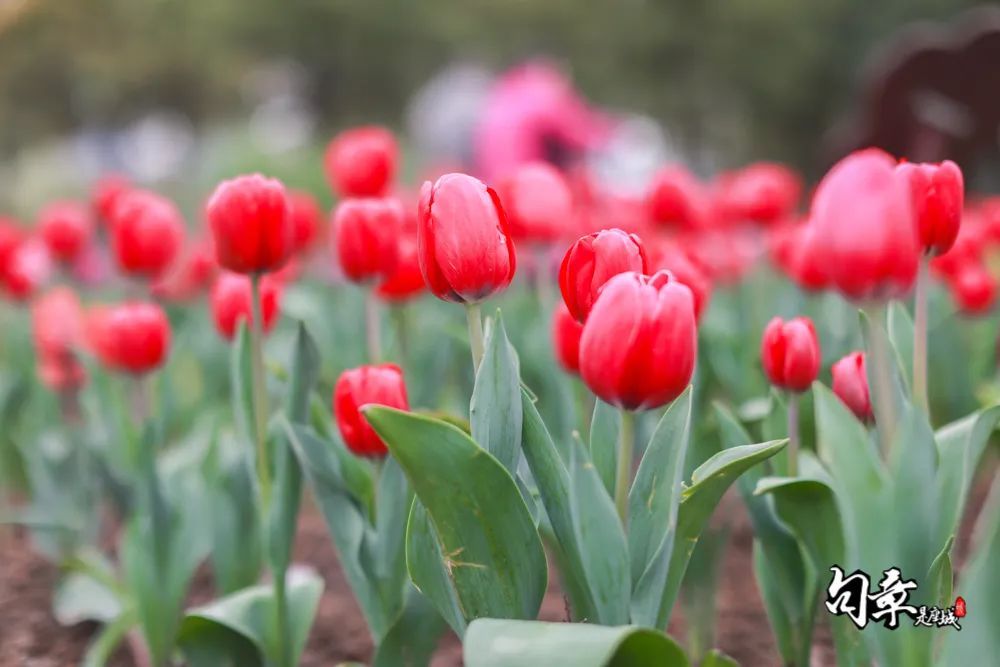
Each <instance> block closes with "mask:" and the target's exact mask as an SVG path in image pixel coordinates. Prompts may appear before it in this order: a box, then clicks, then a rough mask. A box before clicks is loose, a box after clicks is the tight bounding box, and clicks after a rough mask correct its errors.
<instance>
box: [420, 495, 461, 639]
mask: <svg viewBox="0 0 1000 667" xmlns="http://www.w3.org/2000/svg"><path fill="white" fill-rule="evenodd" d="M406 569H407V571H408V572H409V573H410V579H412V580H413V585H414V586H416V587H417V589H418V590H419V591H420V592H421V593H423V594H424V595H425V596H426V597H427V599H428V600H430V601H431V604H433V605H434V608H435V609H437V611H438V613H439V614H441V617H442V618H443V619H444V620H445V622H447V623H448V625H450V626H451V629H452V630H454V631H455V634H457V635H458V636H459V637H461V636H462V635H464V634H465V628H466V626H467V623H466V621H465V616H464V614H463V613H462V605H461V603H460V602H459V599H458V593H457V591H456V590H455V586H454V585H452V581H451V578H450V577H449V576H448V570H447V569H445V565H444V555H443V554H442V553H441V545H440V544H438V541H437V537H436V536H435V534H434V527H433V526H431V518H430V515H428V514H427V509H426V508H425V507H424V506H423V504H421V502H420V501H419V500H414V501H413V506H412V507H411V508H410V519H409V521H408V522H407V524H406Z"/></svg>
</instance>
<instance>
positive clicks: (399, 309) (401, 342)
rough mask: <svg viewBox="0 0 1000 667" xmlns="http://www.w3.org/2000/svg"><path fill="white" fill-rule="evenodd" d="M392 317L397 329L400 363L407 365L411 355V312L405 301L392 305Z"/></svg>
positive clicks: (404, 366) (394, 326)
mask: <svg viewBox="0 0 1000 667" xmlns="http://www.w3.org/2000/svg"><path fill="white" fill-rule="evenodd" d="M390 312H391V317H392V325H393V328H395V329H396V345H397V347H398V356H399V365H400V366H402V367H403V368H406V367H407V362H408V361H409V356H410V336H409V333H410V331H409V329H410V317H409V315H410V313H409V309H408V308H407V306H406V304H405V303H398V304H396V305H394V306H392V310H391V311H390Z"/></svg>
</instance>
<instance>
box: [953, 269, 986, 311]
mask: <svg viewBox="0 0 1000 667" xmlns="http://www.w3.org/2000/svg"><path fill="white" fill-rule="evenodd" d="M948 285H949V287H950V288H951V294H952V297H954V299H955V303H956V304H957V305H958V308H959V310H960V311H961V312H962V313H963V314H965V315H982V314H985V313H988V312H989V311H990V309H992V308H993V304H994V303H996V300H997V280H996V278H994V277H993V274H991V273H990V272H989V271H988V270H987V269H986V268H985V267H984V266H982V265H980V264H967V265H965V266H964V267H963V268H962V269H961V270H960V271H959V272H958V273H957V274H956V275H955V276H954V277H953V278H950V279H949V281H948Z"/></svg>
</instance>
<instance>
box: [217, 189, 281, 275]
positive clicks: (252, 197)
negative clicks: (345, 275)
mask: <svg viewBox="0 0 1000 667" xmlns="http://www.w3.org/2000/svg"><path fill="white" fill-rule="evenodd" d="M205 214H206V216H207V218H208V223H209V225H210V226H211V228H212V237H213V238H214V240H215V253H216V259H218V262H219V265H220V266H221V267H222V268H224V269H227V270H229V271H233V272H235V273H266V272H268V271H276V270H278V269H280V268H281V267H282V266H284V264H285V262H287V261H288V259H289V257H291V255H292V252H293V251H294V249H295V233H294V229H293V228H292V224H293V223H292V219H291V215H290V214H289V206H288V195H287V193H286V192H285V186H284V185H282V183H281V181H279V180H277V179H274V178H266V177H264V176H262V175H260V174H250V175H246V176H238V177H236V178H233V179H231V180H228V181H223V182H222V183H220V184H219V186H218V187H217V188H215V192H214V193H212V196H211V198H210V199H209V200H208V204H207V206H206V207H205Z"/></svg>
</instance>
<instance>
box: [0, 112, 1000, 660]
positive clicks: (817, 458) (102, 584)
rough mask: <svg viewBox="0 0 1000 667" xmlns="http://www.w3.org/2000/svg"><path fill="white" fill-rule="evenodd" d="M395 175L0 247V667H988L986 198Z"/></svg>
mask: <svg viewBox="0 0 1000 667" xmlns="http://www.w3.org/2000/svg"><path fill="white" fill-rule="evenodd" d="M397 141H398V140H397V137H396V136H395V135H394V134H393V133H392V132H390V131H389V130H387V129H384V128H381V127H375V126H368V127H358V128H354V129H349V130H346V131H344V132H342V133H341V134H339V135H338V136H336V137H335V138H334V139H333V140H332V141H331V142H330V144H329V146H328V148H327V150H326V153H325V156H324V160H323V162H322V164H319V163H317V164H315V165H313V166H312V168H314V169H315V170H316V172H317V173H320V172H322V173H323V174H324V175H325V177H326V181H327V183H328V186H329V192H324V193H322V195H323V197H321V198H317V195H318V194H320V193H316V192H312V193H310V192H307V191H305V190H303V189H301V188H302V187H304V186H303V184H299V183H294V182H282V181H281V180H279V179H277V178H272V177H270V176H268V175H262V174H261V173H253V174H244V175H238V174H232V175H231V178H229V179H227V180H224V181H222V182H220V183H218V184H217V186H216V187H215V188H214V190H210V191H206V192H204V193H203V196H204V199H203V202H204V203H203V205H202V206H200V207H198V209H197V210H187V209H186V208H184V207H182V206H180V205H179V204H178V203H175V202H174V201H172V200H171V199H170V198H168V197H167V196H165V195H164V194H163V193H161V192H158V191H156V189H155V188H150V187H147V186H145V185H143V184H140V183H136V182H132V181H130V180H129V179H127V178H125V177H123V176H119V175H113V174H108V175H105V176H104V177H102V178H101V179H100V180H98V181H97V182H96V183H94V184H93V187H92V190H91V197H90V200H89V201H79V200H70V199H64V200H59V201H54V202H51V203H50V204H48V205H46V206H44V207H42V208H41V209H39V210H38V211H37V215H36V216H35V218H34V219H33V220H14V219H12V218H11V219H8V218H0V295H2V296H0V483H2V484H3V486H2V488H0V520H2V523H0V600H2V607H3V611H2V617H0V626H3V627H0V665H25V666H27V665H39V666H41V665H71V664H81V665H85V666H86V667H99V666H102V665H111V666H116V667H118V666H123V665H135V666H136V667H168V666H169V667H174V666H180V665H189V666H191V667H220V666H230V667H254V666H258V667H293V666H296V665H307V666H319V665H323V666H326V665H338V664H342V663H343V664H364V665H373V666H375V667H422V666H426V665H434V666H436V667H444V666H449V665H461V664H464V665H467V666H468V667H554V666H562V665H566V666H576V667H600V666H605V665H606V666H621V667H645V666H649V667H654V666H655V667H683V666H687V665H692V666H693V665H702V666H703V667H727V666H732V665H738V664H742V665H751V666H752V665H783V666H786V667H808V666H810V665H837V666H838V667H855V666H862V665H880V666H884V667H897V666H898V667H925V666H926V667H931V666H934V667H950V666H954V665H986V664H994V663H991V661H995V660H996V656H998V655H1000V484H997V470H998V467H997V460H998V456H997V446H996V442H995V440H994V431H995V429H996V426H997V423H998V421H1000V375H998V372H997V362H998V359H997V354H998V346H1000V337H998V334H1000V330H998V326H997V325H998V324H1000V317H998V315H997V309H996V308H995V305H996V298H997V279H998V276H1000V198H991V197H990V196H989V195H988V194H984V193H978V192H971V191H969V192H966V188H965V186H964V183H963V174H962V171H961V169H960V167H959V165H956V164H955V163H953V162H951V161H947V160H946V161H944V162H941V163H914V162H909V161H907V160H905V159H903V158H905V157H906V156H890V155H889V154H887V153H885V152H883V151H881V150H880V149H876V148H870V149H865V150H861V151H856V152H853V153H851V154H849V155H847V156H845V157H843V158H842V159H841V160H840V161H839V162H837V163H836V164H834V165H833V166H832V167H831V168H830V169H829V171H827V173H826V174H825V176H823V177H822V179H820V180H819V181H818V182H816V183H808V182H806V181H805V180H804V178H803V177H802V176H800V175H799V174H797V173H796V172H795V171H794V170H792V169H790V168H788V167H785V166H783V165H780V164H775V163H763V162H762V163H756V164H751V165H748V166H745V167H743V168H741V169H737V170H733V171H728V172H724V173H719V174H715V175H713V176H712V177H710V178H706V177H701V176H696V175H695V174H694V173H692V172H691V171H689V170H688V169H686V168H685V167H683V166H681V165H666V166H663V167H662V168H661V169H660V170H659V171H658V172H657V173H656V176H655V177H654V178H653V179H652V181H651V182H650V183H649V184H648V185H647V186H645V187H643V188H641V191H639V189H637V191H636V192H635V193H633V194H624V193H623V192H622V191H620V190H613V189H611V188H608V187H605V184H604V183H602V182H601V180H600V178H599V177H598V176H596V175H595V174H594V173H592V172H591V171H588V170H587V169H586V167H585V165H582V164H574V165H569V164H559V165H558V166H557V165H556V164H555V163H549V162H542V161H531V162H526V163H522V164H520V165H517V166H516V167H513V168H510V169H508V170H507V171H505V172H504V173H499V174H496V175H491V176H490V177H488V178H487V177H486V176H485V175H484V174H466V173H443V174H442V173H435V174H433V177H431V178H429V179H428V180H427V181H426V182H424V183H423V184H422V185H421V184H420V183H419V182H409V181H408V180H407V179H406V178H405V177H404V176H403V175H402V174H403V173H404V172H403V170H402V168H401V166H400V162H401V155H400V154H401V150H400V148H399V146H398V143H397ZM260 168H261V170H262V171H264V172H266V171H267V165H266V164H265V165H261V166H260ZM331 195H332V197H333V199H332V201H333V206H332V208H331V209H330V210H329V211H327V210H323V209H324V208H325V206H323V205H321V204H320V203H319V202H320V201H323V200H324V198H325V199H329V197H330V196H331ZM0 213H2V212H0ZM4 569H6V570H7V572H6V573H4V572H3V570H4ZM29 593H30V594H29ZM5 633H6V634H5Z"/></svg>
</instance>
